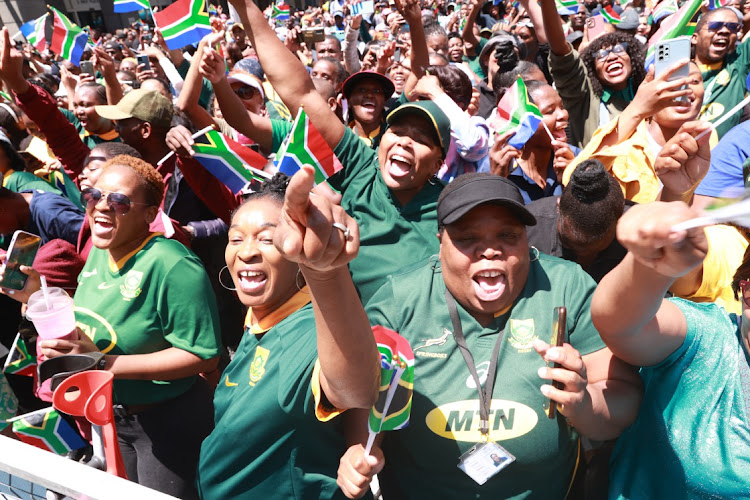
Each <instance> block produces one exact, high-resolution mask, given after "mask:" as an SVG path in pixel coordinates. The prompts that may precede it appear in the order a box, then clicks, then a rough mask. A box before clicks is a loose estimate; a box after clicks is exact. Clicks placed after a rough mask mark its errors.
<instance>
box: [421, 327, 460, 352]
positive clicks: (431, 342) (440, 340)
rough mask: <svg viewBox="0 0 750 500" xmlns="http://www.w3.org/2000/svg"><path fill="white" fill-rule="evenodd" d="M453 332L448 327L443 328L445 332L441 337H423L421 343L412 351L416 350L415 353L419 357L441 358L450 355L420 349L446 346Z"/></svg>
mask: <svg viewBox="0 0 750 500" xmlns="http://www.w3.org/2000/svg"><path fill="white" fill-rule="evenodd" d="M451 335H452V334H451V332H450V330H448V329H447V328H443V334H442V335H441V336H440V337H436V338H434V339H422V340H421V342H422V343H421V344H419V345H418V346H416V347H415V348H414V349H412V352H414V355H415V356H416V357H418V358H441V359H445V358H447V357H448V355H447V354H446V353H444V352H429V351H422V350H420V349H427V348H428V347H436V346H437V347H440V346H444V345H445V344H446V343H447V342H448V337H450V336H451Z"/></svg>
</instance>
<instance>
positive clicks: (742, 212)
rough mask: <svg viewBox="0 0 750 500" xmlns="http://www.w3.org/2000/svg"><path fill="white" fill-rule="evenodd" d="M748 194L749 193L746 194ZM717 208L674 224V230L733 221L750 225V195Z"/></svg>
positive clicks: (744, 225) (741, 224)
mask: <svg viewBox="0 0 750 500" xmlns="http://www.w3.org/2000/svg"><path fill="white" fill-rule="evenodd" d="M745 196H747V193H746V195H745ZM720 205H722V206H721V208H717V209H715V210H707V211H706V215H704V216H702V217H695V218H694V219H689V220H686V221H683V222H680V223H679V224H675V225H674V226H672V231H687V230H688V229H693V228H696V227H703V226H711V225H713V224H724V223H726V222H731V223H734V224H737V225H739V226H743V227H750V197H746V198H744V199H742V200H740V201H738V202H735V203H731V204H729V205H724V204H723V203H722V204H720Z"/></svg>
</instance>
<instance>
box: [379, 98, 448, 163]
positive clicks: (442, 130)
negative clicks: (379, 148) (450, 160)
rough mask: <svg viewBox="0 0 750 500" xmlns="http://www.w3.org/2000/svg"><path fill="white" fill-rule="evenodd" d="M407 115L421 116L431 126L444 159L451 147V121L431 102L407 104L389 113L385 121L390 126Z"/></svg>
mask: <svg viewBox="0 0 750 500" xmlns="http://www.w3.org/2000/svg"><path fill="white" fill-rule="evenodd" d="M407 115H416V116H421V117H422V118H425V119H427V121H428V122H430V123H431V124H432V126H433V128H434V130H435V133H437V136H438V139H440V144H439V146H440V149H442V150H443V157H445V155H446V154H447V153H448V148H449V147H450V145H451V121H450V120H449V119H448V117H447V116H446V115H445V113H443V110H442V109H440V107H439V106H438V105H437V104H435V103H434V102H433V101H415V102H409V103H406V104H402V105H401V106H399V107H397V108H396V109H394V110H393V111H391V112H390V114H389V115H388V117H387V118H386V119H385V120H386V122H387V123H388V125H391V124H393V122H394V121H397V120H398V119H399V118H400V117H403V116H407Z"/></svg>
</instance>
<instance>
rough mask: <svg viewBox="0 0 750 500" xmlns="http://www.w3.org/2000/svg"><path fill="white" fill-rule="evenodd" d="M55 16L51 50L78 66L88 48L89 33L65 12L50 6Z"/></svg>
mask: <svg viewBox="0 0 750 500" xmlns="http://www.w3.org/2000/svg"><path fill="white" fill-rule="evenodd" d="M49 9H50V10H51V11H52V16H53V20H54V21H53V29H52V43H51V45H50V48H49V50H50V51H51V52H53V53H54V54H57V55H58V56H60V57H62V58H63V59H66V60H68V61H70V62H71V63H73V64H74V65H76V66H78V65H79V64H80V63H81V56H83V50H84V49H85V48H86V41H88V39H89V35H88V33H86V32H85V31H83V29H81V28H80V27H79V26H76V25H75V24H73V23H72V22H71V21H70V19H68V18H67V17H65V14H63V13H62V12H60V11H59V10H57V9H56V8H54V7H51V6H50V8H49Z"/></svg>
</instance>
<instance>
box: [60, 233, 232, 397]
mask: <svg viewBox="0 0 750 500" xmlns="http://www.w3.org/2000/svg"><path fill="white" fill-rule="evenodd" d="M74 303H75V313H76V323H77V325H78V327H79V328H80V329H81V330H83V332H84V333H85V334H86V335H88V336H89V337H90V338H92V339H93V340H94V342H95V343H96V346H97V347H98V348H99V350H101V351H102V352H103V353H105V354H148V353H153V352H157V351H161V350H164V349H168V348H170V347H177V348H179V349H182V350H185V351H188V352H190V353H193V354H195V355H196V356H198V357H199V358H202V359H209V358H213V357H215V356H217V355H218V354H219V348H220V346H221V340H220V331H219V318H218V313H217V309H216V299H215V297H214V294H213V291H212V289H211V284H210V282H209V280H208V276H207V275H206V271H205V269H204V268H203V265H202V264H201V261H200V260H199V259H198V257H197V256H196V255H195V254H193V253H192V252H191V251H190V250H188V249H187V248H186V247H185V246H184V245H183V244H182V243H179V242H177V241H174V240H168V239H166V238H164V237H163V236H161V235H160V234H157V233H153V234H151V236H149V237H148V238H146V240H145V241H144V242H143V243H142V244H141V246H139V247H138V248H137V249H135V250H134V251H133V252H131V253H130V254H128V255H127V256H125V257H123V258H122V259H121V260H120V262H116V263H115V262H113V261H112V259H111V258H110V256H109V253H108V252H107V251H106V250H102V249H99V248H93V249H92V250H91V253H90V254H89V258H88V260H87V261H86V265H85V266H84V268H83V271H81V274H80V275H79V277H78V290H77V291H76V294H75V297H74ZM194 382H195V377H186V378H182V379H178V380H171V381H159V380H123V379H116V380H115V382H114V400H115V402H116V403H120V404H131V405H134V404H148V403H155V402H159V401H164V400H167V399H171V398H174V397H176V396H179V395H180V394H182V393H184V392H185V391H187V390H188V389H189V388H190V387H191V386H192V385H193V383H194Z"/></svg>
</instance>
